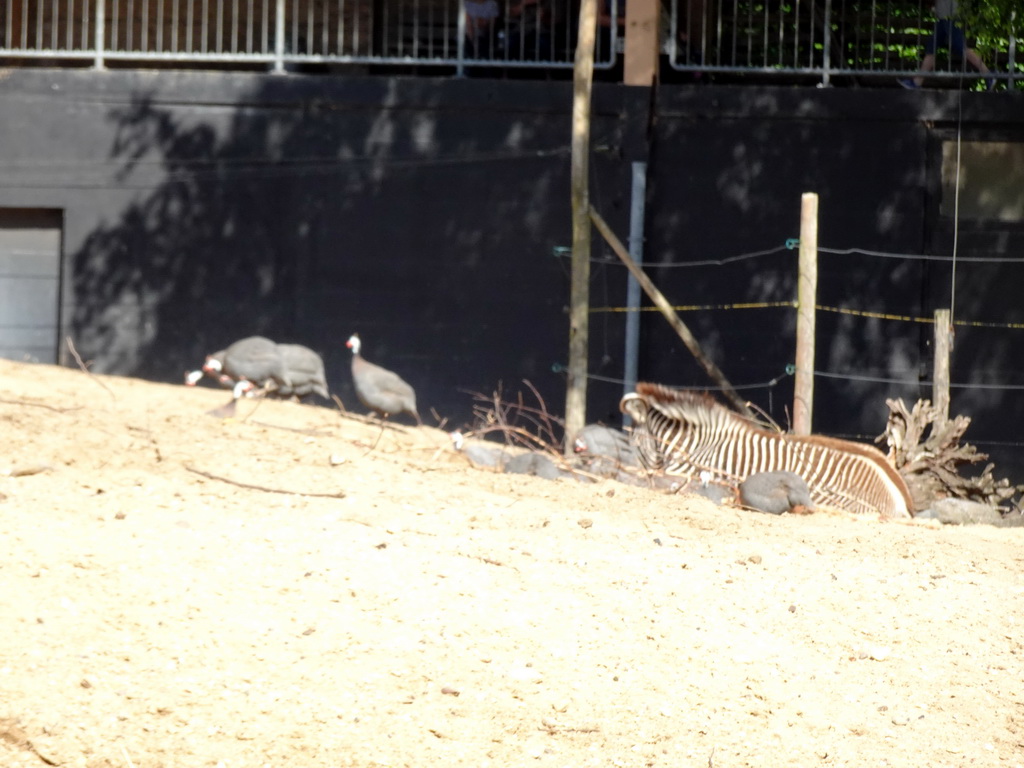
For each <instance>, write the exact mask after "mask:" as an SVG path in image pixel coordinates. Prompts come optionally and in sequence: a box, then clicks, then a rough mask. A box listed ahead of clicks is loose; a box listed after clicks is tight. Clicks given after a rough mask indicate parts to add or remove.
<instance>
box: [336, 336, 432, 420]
mask: <svg viewBox="0 0 1024 768" xmlns="http://www.w3.org/2000/svg"><path fill="white" fill-rule="evenodd" d="M345 346H346V347H348V348H349V349H351V350H352V381H353V383H354V384H355V387H356V396H358V397H359V401H360V402H361V403H362V404H363V405H365V406H366V407H367V408H369V409H370V410H371V411H374V412H375V413H378V414H380V415H381V417H382V418H385V419H386V418H387V417H388V416H394V415H396V414H399V413H407V414H409V415H410V416H412V417H413V418H414V419H416V423H417V424H420V425H422V424H423V420H422V419H420V414H419V412H418V411H417V410H416V392H415V391H414V390H413V388H412V387H411V386H409V384H407V383H406V382H405V381H404V380H403V379H402V378H401V377H400V376H399V375H398V374H397V373H395V372H394V371H389V370H387V369H386V368H381V367H380V366H379V365H374V364H373V363H371V362H369V361H367V360H365V359H364V358H363V356H362V355H361V354H360V349H361V347H362V342H361V341H360V339H359V334H358V333H353V334H352V335H351V336H350V337H349V340H348V341H347V342H345Z"/></svg>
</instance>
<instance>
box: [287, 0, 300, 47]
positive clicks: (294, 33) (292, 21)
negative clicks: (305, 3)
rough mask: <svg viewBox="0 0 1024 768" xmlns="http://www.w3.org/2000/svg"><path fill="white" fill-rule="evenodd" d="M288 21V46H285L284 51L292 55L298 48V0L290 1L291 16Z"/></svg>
mask: <svg viewBox="0 0 1024 768" xmlns="http://www.w3.org/2000/svg"><path fill="white" fill-rule="evenodd" d="M288 21H289V24H288V29H289V32H288V35H289V44H288V45H287V46H285V51H286V52H288V51H291V52H292V53H294V52H295V50H296V48H297V47H298V45H297V43H298V39H299V32H298V23H299V0H292V12H291V15H290V16H289V18H288Z"/></svg>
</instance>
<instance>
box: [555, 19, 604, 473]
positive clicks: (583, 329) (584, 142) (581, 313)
mask: <svg viewBox="0 0 1024 768" xmlns="http://www.w3.org/2000/svg"><path fill="white" fill-rule="evenodd" d="M596 37H597V0H583V2H582V3H581V5H580V17H579V42H578V43H577V44H576V63H575V68H574V71H573V99H572V156H571V174H570V175H571V179H570V181H571V185H572V186H571V193H570V194H571V198H572V279H571V288H570V291H569V293H570V296H569V366H568V381H567V388H566V393H565V440H564V441H563V442H564V446H563V448H564V450H565V455H566V456H572V455H573V438H574V437H575V436H576V433H578V432H579V431H580V430H581V429H583V426H584V425H585V424H586V419H587V353H588V339H589V335H590V195H589V192H588V188H587V187H588V184H589V178H588V174H589V162H588V161H589V154H590V93H591V89H592V86H593V80H594V42H595V39H596Z"/></svg>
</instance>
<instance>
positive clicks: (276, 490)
mask: <svg viewBox="0 0 1024 768" xmlns="http://www.w3.org/2000/svg"><path fill="white" fill-rule="evenodd" d="M185 469H187V470H188V471H189V472H194V473H195V474H197V475H202V476H203V477H205V478H208V479H210V480H219V481H220V482H222V483H228V484H230V485H237V486H238V487H239V488H249V489H250V490H253V491H263V492H264V493H283V494H285V495H287V496H313V497H316V498H321V499H343V498H345V492H344V491H336V492H335V493H307V492H306V491H289V490H287V489H284V488H268V487H266V486H265V485H253V484H251V483H243V482H241V481H239V480H232V479H231V478H229V477H221V476H220V475H215V474H213V473H211V472H206V471H205V470H202V469H197V468H196V467H193V466H192V465H191V464H186V465H185Z"/></svg>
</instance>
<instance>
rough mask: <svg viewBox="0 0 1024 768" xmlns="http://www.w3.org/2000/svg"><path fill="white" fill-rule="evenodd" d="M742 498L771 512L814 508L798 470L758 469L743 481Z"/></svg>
mask: <svg viewBox="0 0 1024 768" xmlns="http://www.w3.org/2000/svg"><path fill="white" fill-rule="evenodd" d="M740 502H741V503H742V504H743V505H744V506H746V507H750V508H751V509H754V510H757V511H759V512H767V513H768V514H770V515H781V514H783V513H785V512H800V513H807V512H813V511H814V502H813V501H811V491H810V489H809V488H808V487H807V483H806V482H805V481H804V479H803V478H802V477H800V475H798V474H796V473H794V472H757V473H755V474H753V475H751V476H750V477H748V478H747V479H746V480H744V481H743V482H742V483H740Z"/></svg>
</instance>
